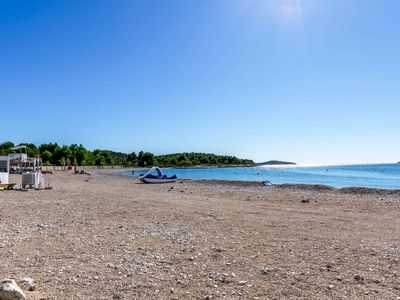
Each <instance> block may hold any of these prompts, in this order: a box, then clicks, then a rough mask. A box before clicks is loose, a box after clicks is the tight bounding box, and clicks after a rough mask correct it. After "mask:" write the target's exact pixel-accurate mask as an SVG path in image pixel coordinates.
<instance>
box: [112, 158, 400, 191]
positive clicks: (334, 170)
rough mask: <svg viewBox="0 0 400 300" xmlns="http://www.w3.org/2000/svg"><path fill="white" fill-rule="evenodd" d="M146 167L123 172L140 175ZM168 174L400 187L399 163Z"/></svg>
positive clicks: (167, 171) (170, 172) (168, 171)
mask: <svg viewBox="0 0 400 300" xmlns="http://www.w3.org/2000/svg"><path fill="white" fill-rule="evenodd" d="M146 171H147V170H135V171H134V173H133V174H132V171H128V172H120V173H121V174H123V175H128V176H138V175H140V174H143V173H145V172H146ZM162 171H163V173H165V174H166V175H168V176H171V175H174V174H175V175H176V176H178V178H186V179H214V180H239V181H260V182H262V181H269V182H271V183H272V184H283V183H288V184H322V185H328V186H332V187H336V188H343V187H369V188H381V189H400V164H369V165H337V166H300V165H285V166H283V165H282V166H258V167H237V168H236V167H235V168H163V169H162Z"/></svg>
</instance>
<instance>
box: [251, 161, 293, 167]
mask: <svg viewBox="0 0 400 300" xmlns="http://www.w3.org/2000/svg"><path fill="white" fill-rule="evenodd" d="M295 164H296V163H294V162H290V161H280V160H269V161H266V162H262V163H256V164H254V165H256V166H275V165H295Z"/></svg>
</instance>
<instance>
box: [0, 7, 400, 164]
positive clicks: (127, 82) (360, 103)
mask: <svg viewBox="0 0 400 300" xmlns="http://www.w3.org/2000/svg"><path fill="white" fill-rule="evenodd" d="M0 101H1V112H2V114H1V120H2V125H1V134H0V140H2V141H4V140H12V141H14V142H22V141H30V142H34V143H37V144H39V143H43V142H50V141H55V142H58V143H61V144H64V143H65V144H69V143H82V144H84V145H85V146H87V147H88V148H89V149H94V148H106V149H112V150H116V151H129V152H130V151H133V150H135V151H138V150H141V149H143V150H147V151H151V152H155V153H157V154H162V153H169V152H181V151H201V152H215V153H219V154H233V155H237V156H240V157H247V158H251V159H254V160H256V161H264V160H269V159H282V160H292V161H296V162H300V163H350V162H391V161H399V160H400V138H399V133H400V117H399V113H400V1H397V0H392V1H389V0H386V1H385V0H383V1H375V0H374V1H369V0H358V1H355V0H323V1H317V0H314V1H313V0H303V1H301V0H287V1H285V0H270V1H268V0H191V1H188V0H158V1H156V0H142V1H134V0H126V1H124V0H118V1H111V0H108V1H104V0H92V1H85V0H80V1H61V0H58V1H53V0H48V1H43V0H35V1H31V0H21V1H15V0H0Z"/></svg>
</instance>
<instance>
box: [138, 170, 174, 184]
mask: <svg viewBox="0 0 400 300" xmlns="http://www.w3.org/2000/svg"><path fill="white" fill-rule="evenodd" d="M138 178H139V180H140V181H141V182H143V183H171V182H175V181H176V180H177V177H176V175H173V176H170V177H168V176H167V175H164V174H163V172H162V171H161V169H160V168H159V167H152V168H151V169H150V170H149V171H148V172H147V173H145V174H142V175H140V176H139V177H138Z"/></svg>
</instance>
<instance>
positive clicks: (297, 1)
mask: <svg viewBox="0 0 400 300" xmlns="http://www.w3.org/2000/svg"><path fill="white" fill-rule="evenodd" d="M278 10H279V17H280V19H281V22H282V23H283V24H284V25H286V26H294V25H302V24H303V8H302V4H301V0H288V1H282V2H281V3H280V4H279V8H278Z"/></svg>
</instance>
